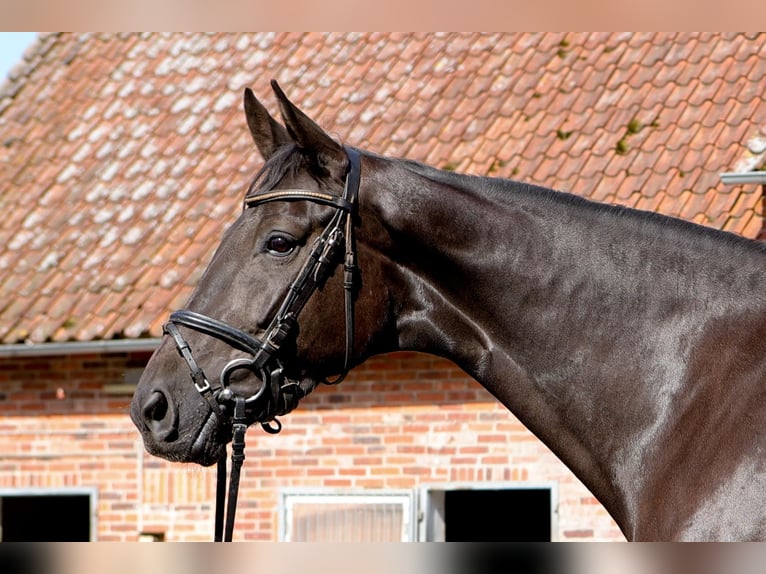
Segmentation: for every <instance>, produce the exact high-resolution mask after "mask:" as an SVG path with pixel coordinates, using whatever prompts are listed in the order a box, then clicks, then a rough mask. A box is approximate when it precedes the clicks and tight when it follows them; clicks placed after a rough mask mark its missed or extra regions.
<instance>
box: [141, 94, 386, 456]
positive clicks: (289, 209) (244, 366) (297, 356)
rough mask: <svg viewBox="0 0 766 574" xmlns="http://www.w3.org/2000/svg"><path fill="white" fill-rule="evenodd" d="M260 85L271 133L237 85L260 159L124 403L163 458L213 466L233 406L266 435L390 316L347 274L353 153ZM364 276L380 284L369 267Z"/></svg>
mask: <svg viewBox="0 0 766 574" xmlns="http://www.w3.org/2000/svg"><path fill="white" fill-rule="evenodd" d="M272 87H273V89H274V92H275V94H276V96H277V100H278V102H279V106H280V111H281V114H282V118H283V121H284V126H283V125H282V124H280V123H279V122H277V121H276V120H274V119H273V118H272V117H271V116H270V115H269V113H268V112H267V110H266V108H265V107H264V106H263V105H262V104H261V103H260V102H259V101H258V100H257V99H256V98H255V96H254V95H253V93H252V92H251V91H250V90H249V89H247V90H245V96H244V108H245V115H246V118H247V124H248V127H249V129H250V133H251V135H252V137H253V140H254V142H255V144H256V147H257V148H258V150H259V151H260V153H261V155H262V156H263V159H264V160H265V164H264V166H263V168H262V169H261V170H260V171H259V173H258V174H257V175H256V176H255V178H254V180H253V181H252V183H251V185H250V186H249V188H248V190H247V192H246V194H245V199H244V206H243V210H242V213H241V214H240V216H239V217H238V219H237V220H236V221H235V222H234V223H233V224H232V225H231V227H230V228H229V229H228V230H227V231H226V232H225V234H224V236H223V239H222V241H221V244H220V245H219V247H218V249H217V250H216V252H215V254H214V255H213V258H212V260H211V261H210V263H209V265H208V267H207V269H206V270H205V272H204V273H203V275H202V278H201V280H200V281H199V283H198V285H197V287H196V289H195V291H194V293H193V294H192V296H191V298H190V300H189V301H188V304H187V306H186V308H185V309H184V310H181V311H177V312H175V313H172V314H171V316H170V318H169V320H168V322H167V324H166V325H165V328H164V331H165V336H164V338H163V340H162V342H161V344H160V346H159V347H158V349H157V350H156V351H155V353H154V355H153V356H152V357H151V359H150V361H149V363H148V364H147V366H146V369H145V371H144V374H143V376H142V377H141V380H140V381H139V384H138V387H137V389H136V392H135V395H134V398H133V401H132V404H131V418H132V419H133V421H134V423H135V424H136V426H137V427H138V429H139V430H140V431H141V434H142V436H143V439H144V444H145V446H146V448H147V450H148V451H149V452H151V453H152V454H155V455H158V456H161V457H164V458H167V459H169V460H174V461H184V462H197V463H200V464H203V465H209V464H212V463H214V462H215V461H216V460H218V459H219V458H220V457H221V456H222V454H223V453H224V452H225V445H226V443H227V442H229V441H230V440H231V438H232V420H233V418H235V416H236V413H235V412H234V411H235V410H236V409H235V406H236V405H240V407H239V408H242V409H243V411H244V412H240V413H239V416H240V418H243V419H244V421H246V424H247V425H250V424H254V423H261V424H262V425H264V428H265V429H266V430H268V431H272V432H274V431H275V430H278V428H279V427H278V426H277V427H276V428H275V427H274V425H275V424H278V423H277V422H275V417H277V416H281V415H284V414H286V413H288V412H290V411H291V410H292V409H294V408H295V407H296V406H297V404H298V402H299V401H300V400H301V399H302V398H303V397H305V396H306V395H307V394H308V393H310V392H311V391H312V390H313V389H314V388H315V387H316V386H317V384H319V383H320V382H330V381H329V379H330V378H334V379H335V380H333V381H332V382H339V380H340V379H341V378H342V376H343V375H344V374H345V373H346V372H347V371H348V369H350V368H351V367H352V366H353V365H354V364H357V363H359V362H361V360H362V358H363V357H364V356H367V355H369V354H370V353H371V352H372V350H373V347H374V339H375V337H374V336H369V335H365V333H372V332H375V333H381V332H384V331H385V329H382V328H381V327H382V326H383V325H385V324H386V323H387V322H388V321H389V319H390V318H389V316H388V315H389V314H388V307H387V304H386V294H385V293H386V291H385V288H383V289H376V290H375V291H374V292H373V291H372V290H369V289H362V288H361V276H362V273H361V272H360V269H359V268H358V266H357V261H358V260H359V259H364V260H365V261H366V262H367V263H371V262H372V261H373V260H374V259H375V255H374V254H372V253H369V252H368V249H367V248H366V247H365V246H363V245H361V246H359V247H357V242H356V241H355V230H356V228H358V227H359V226H360V217H359V193H358V192H359V184H360V171H361V163H362V161H361V160H362V158H361V154H360V153H359V152H358V151H356V150H354V149H351V148H347V147H344V146H343V145H341V144H340V143H338V142H337V141H335V140H334V139H333V138H332V137H330V136H329V135H328V134H327V133H325V132H324V131H323V130H322V129H321V128H320V127H319V126H318V125H317V124H316V123H315V122H314V121H313V120H311V119H310V118H309V117H308V116H306V115H305V114H304V113H303V112H302V111H301V110H299V109H298V108H297V107H296V106H295V105H294V104H292V102H290V101H289V100H288V99H287V97H286V96H285V94H284V93H283V92H282V90H281V89H280V88H279V86H278V85H277V84H276V82H272ZM357 251H358V253H357ZM367 254H368V255H369V257H367V256H366V255H367ZM364 265H365V264H364V263H363V264H362V266H364ZM364 273H365V281H370V282H372V283H375V284H378V285H381V284H383V283H382V281H380V279H381V278H380V277H377V276H376V275H379V274H380V273H381V272H380V271H375V270H374V269H372V268H371V267H370V268H366V269H365V270H364ZM357 307H358V308H360V309H362V310H363V312H358V313H355V312H354V311H355V308H357ZM373 325H374V326H375V328H372V326H373ZM190 377H191V378H190Z"/></svg>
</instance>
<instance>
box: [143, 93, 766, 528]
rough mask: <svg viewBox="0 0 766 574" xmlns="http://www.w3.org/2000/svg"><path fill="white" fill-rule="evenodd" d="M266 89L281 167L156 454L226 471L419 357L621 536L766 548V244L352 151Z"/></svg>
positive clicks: (246, 235) (216, 303) (173, 334)
mask: <svg viewBox="0 0 766 574" xmlns="http://www.w3.org/2000/svg"><path fill="white" fill-rule="evenodd" d="M272 85H273V87H274V90H275V92H276V95H277V99H278V101H279V105H280V108H281V113H282V117H283V120H284V126H283V125H282V124H280V123H278V122H277V121H275V120H274V119H273V118H271V116H269V114H268V112H267V111H266V109H265V108H264V107H263V106H262V105H261V104H260V103H259V102H258V101H257V100H256V98H255V97H254V96H253V94H252V92H251V91H249V90H246V91H245V112H246V116H247V123H248V125H249V127H250V131H251V133H252V136H253V139H254V140H255V144H256V146H257V147H258V149H259V150H260V152H261V154H262V155H263V157H264V158H265V160H266V163H265V165H264V167H263V169H262V170H261V172H260V173H259V174H258V175H257V176H256V178H255V180H254V181H253V183H252V185H251V186H250V188H249V190H248V191H247V195H246V197H245V201H244V209H243V211H242V214H241V215H240V217H239V219H238V220H237V221H236V222H235V223H234V224H233V225H232V226H231V228H229V229H228V231H227V232H226V234H225V236H224V238H223V240H222V242H221V245H220V246H219V248H218V250H217V251H216V253H215V255H214V257H213V259H212V261H211V263H210V265H209V267H208V268H207V270H206V272H205V274H204V276H203V277H202V279H201V280H200V283H199V285H198V286H197V289H196V291H195V292H194V294H193V296H192V297H191V299H190V301H189V303H188V310H185V311H180V312H176V313H174V314H172V315H171V319H170V321H169V322H168V324H167V325H166V333H167V336H166V337H165V339H164V340H163V343H162V344H161V346H160V347H159V348H158V349H157V351H156V352H155V354H154V356H153V357H152V358H151V360H150V361H149V364H148V365H147V368H146V370H145V373H144V375H143V377H142V378H141V381H140V383H139V385H138V388H137V390H136V393H135V397H134V398H133V404H132V409H131V416H132V418H133V420H134V422H135V424H136V425H137V427H138V428H139V429H140V431H141V433H142V435H143V439H144V442H145V445H146V448H147V449H148V450H149V452H151V453H153V454H156V455H159V456H162V457H165V458H167V459H169V460H174V461H187V462H197V463H200V464H204V465H209V464H212V463H213V462H215V461H217V460H218V459H219V458H221V456H222V455H223V453H225V450H226V444H227V442H229V441H230V440H232V434H235V435H236V433H237V432H238V430H237V429H240V431H242V432H243V429H244V428H245V426H246V425H249V424H253V423H255V422H260V423H262V424H264V425H266V426H265V428H267V429H270V430H273V428H274V426H273V425H275V424H276V423H275V422H274V417H276V416H278V415H283V414H285V413H287V412H289V411H290V410H292V409H293V408H295V406H296V405H297V404H298V401H299V400H300V399H301V398H302V397H303V396H305V395H306V394H308V393H309V392H311V390H312V389H313V388H314V387H315V386H316V385H317V384H319V383H321V382H328V378H329V377H333V376H335V375H337V374H339V373H340V374H341V375H342V373H344V372H345V371H346V370H347V369H349V368H351V367H353V366H354V365H356V364H359V363H361V362H363V361H364V360H365V359H366V358H368V357H370V356H371V355H374V354H378V353H385V352H390V351H396V350H402V349H408V350H415V351H421V352H425V353H432V354H435V355H439V356H442V357H446V358H448V359H450V360H451V361H453V362H454V363H456V364H457V365H459V366H460V367H461V368H462V369H463V370H465V372H466V373H468V374H469V375H471V376H472V377H473V378H475V379H476V380H477V381H478V382H479V383H481V384H482V385H483V386H485V387H486V388H487V389H488V390H489V391H490V392H491V393H492V394H493V395H494V396H495V397H497V399H498V400H499V401H500V402H502V403H503V404H504V405H505V406H506V407H507V408H508V409H510V410H511V411H512V412H513V413H514V414H515V415H516V416H517V417H518V418H519V419H520V420H521V421H522V422H523V423H524V424H525V425H526V426H527V427H528V428H529V429H530V430H531V431H532V432H534V433H535V434H536V435H537V436H538V437H539V438H540V439H541V440H542V441H543V442H544V443H545V444H546V445H548V446H549V447H550V448H551V449H552V450H553V451H554V452H555V453H556V454H557V455H558V456H559V457H560V458H561V460H563V461H564V462H565V463H566V464H567V465H568V466H569V467H570V468H571V469H572V470H573V472H574V473H575V474H576V475H577V476H578V477H579V478H580V479H581V480H582V482H583V483H584V484H585V485H586V486H587V487H588V488H589V489H590V490H591V491H592V492H593V493H594V495H595V496H596V497H597V498H598V499H599V500H600V501H601V503H602V504H603V505H604V506H605V507H606V509H607V510H608V511H609V512H610V514H611V515H612V516H613V517H614V519H615V520H616V521H617V523H618V524H619V526H620V528H621V529H622V531H623V533H624V534H625V536H626V537H627V538H628V539H632V540H683V539H687V540H688V539H694V540H702V539H728V540H753V539H761V540H763V539H766V252H765V251H764V247H763V246H762V245H761V244H760V243H757V242H755V241H750V240H746V239H743V238H740V237H737V236H734V235H730V234H726V233H723V232H720V231H715V230H712V229H708V228H704V227H700V226H697V225H694V224H691V223H688V222H684V221H681V220H677V219H673V218H669V217H664V216H661V215H657V214H653V213H646V212H640V211H635V210H631V209H625V208H621V207H615V206H608V205H600V204H596V203H592V202H589V201H587V200H584V199H582V198H579V197H576V196H573V195H569V194H565V193H559V192H554V191H552V190H550V189H546V188H542V187H537V186H533V185H528V184H525V183H519V182H515V181H509V180H504V179H493V178H486V177H474V176H468V175H461V174H457V173H452V172H445V171H440V170H438V169H434V168H432V167H428V166H426V165H423V164H420V163H416V162H413V161H407V160H401V159H390V158H386V157H381V156H378V155H375V154H372V153H369V152H366V151H361V150H358V149H354V148H350V147H347V146H343V145H341V144H339V143H338V142H336V141H335V140H334V139H333V138H331V137H330V136H329V135H327V134H326V133H325V132H324V131H323V130H322V129H321V128H320V127H319V126H318V125H317V124H316V123H315V122H313V121H312V120H311V119H309V118H308V117H307V116H306V115H305V114H303V112H301V111H300V110H299V109H298V108H297V107H296V106H295V105H294V104H292V103H291V102H290V101H289V100H288V99H287V97H286V96H285V95H284V93H283V92H282V91H281V89H280V88H279V86H277V85H276V83H272ZM179 351H180V352H181V356H180V357H179ZM190 370H191V374H192V382H190V381H189V373H190ZM206 373H208V374H211V375H214V377H213V378H211V379H210V380H212V381H213V382H212V383H211V382H210V381H209V380H208V378H207V375H206ZM333 382H335V381H333ZM195 387H196V388H195ZM233 411H236V412H233ZM232 421H234V422H233V423H232ZM269 421H272V422H269Z"/></svg>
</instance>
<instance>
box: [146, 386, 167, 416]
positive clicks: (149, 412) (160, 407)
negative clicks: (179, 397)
mask: <svg viewBox="0 0 766 574" xmlns="http://www.w3.org/2000/svg"><path fill="white" fill-rule="evenodd" d="M166 414H168V400H167V399H166V398H165V395H164V394H163V393H161V392H159V391H154V392H153V393H152V394H151V396H150V397H149V400H148V401H146V403H144V418H145V419H146V420H147V421H149V423H152V422H158V421H161V420H162V419H164V418H165V415H166Z"/></svg>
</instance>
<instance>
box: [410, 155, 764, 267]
mask: <svg viewBox="0 0 766 574" xmlns="http://www.w3.org/2000/svg"><path fill="white" fill-rule="evenodd" d="M397 161H400V162H401V163H402V165H403V167H404V168H405V169H406V170H407V171H410V172H411V173H414V174H416V175H418V176H420V177H425V178H426V179H428V180H430V181H432V182H434V183H437V184H439V185H447V186H449V187H460V188H466V187H467V188H470V189H473V190H475V191H476V192H477V193H486V194H489V195H490V196H492V197H493V198H495V199H498V200H500V201H503V200H508V199H510V198H511V197H512V195H510V194H516V196H517V197H518V195H522V196H524V197H526V198H529V199H531V200H533V201H539V202H541V203H543V204H548V205H550V206H551V207H553V206H561V207H564V208H565V209H567V210H571V209H573V208H574V209H577V210H582V211H583V212H585V213H586V214H587V215H590V216H593V217H601V218H618V219H621V220H625V221H628V222H632V223H635V224H636V225H638V226H641V227H644V228H646V227H649V228H651V229H652V230H653V231H654V232H655V233H660V234H667V233H670V234H672V235H673V237H672V239H674V240H675V241H677V242H679V243H681V242H688V243H692V244H694V245H697V246H699V244H700V243H701V242H706V241H711V242H714V243H718V244H719V245H721V244H725V245H728V246H730V247H733V248H735V249H741V250H745V251H749V252H755V253H759V254H764V253H766V244H764V243H762V242H760V241H753V240H752V239H748V238H746V237H742V236H740V235H736V234H734V233H730V232H727V231H722V230H720V229H715V228H712V227H707V226H704V225H700V224H697V223H693V222H690V221H687V220H685V219H680V218H678V217H673V216H670V215H665V214H661V213H656V212H653V211H644V210H640V209H634V208H630V207H625V206H622V205H617V204H610V203H601V202H596V201H592V200H590V199H586V198H584V197H581V196H579V195H575V194H573V193H568V192H565V191H559V190H555V189H551V188H548V187H544V186H541V185H535V184H530V183H525V182H519V181H515V180H512V179H504V178H499V177H488V176H480V175H472V174H465V173H459V172H454V171H448V170H443V169H438V168H435V167H432V166H429V165H427V164H424V163H420V162H417V161H413V160H409V159H402V160H397Z"/></svg>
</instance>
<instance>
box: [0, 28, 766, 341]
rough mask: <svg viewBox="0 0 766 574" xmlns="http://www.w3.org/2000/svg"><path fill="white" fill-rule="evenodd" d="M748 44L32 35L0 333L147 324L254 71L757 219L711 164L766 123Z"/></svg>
mask: <svg viewBox="0 0 766 574" xmlns="http://www.w3.org/2000/svg"><path fill="white" fill-rule="evenodd" d="M765 45H766V35H764V34H759V35H741V34H726V35H720V34H687V33H683V34H656V33H649V34H630V33H626V34H612V33H599V34H584V33H577V34H539V33H535V34H471V33H459V34H457V33H449V34H425V33H418V34H406V33H396V34H394V33H373V34H345V33H343V34H320V33H310V34H297V33H278V34H274V33H251V34H228V33H226V34H175V33H172V34H126V35H114V34H103V35H81V34H50V35H41V36H40V37H39V39H38V42H37V44H36V45H35V46H33V47H32V48H31V49H30V50H29V53H28V54H27V55H25V59H26V63H25V65H24V66H22V67H19V68H18V70H17V71H15V72H14V74H13V77H12V78H11V79H10V80H7V81H6V82H5V83H4V84H3V85H1V86H0V129H2V133H3V142H0V143H4V145H2V146H0V181H3V182H6V183H10V184H11V185H10V186H6V188H5V189H4V192H3V195H2V196H0V207H2V209H3V211H4V213H5V218H4V222H3V227H2V230H1V231H0V269H2V270H3V274H2V275H0V289H2V290H3V291H2V292H3V293H5V300H8V301H10V303H8V304H6V305H4V306H3V308H2V310H0V325H2V328H1V329H0V340H1V341H2V342H6V343H7V342H17V341H19V340H22V339H26V338H29V339H31V340H34V341H43V340H69V339H72V338H74V339H80V340H87V339H93V338H110V337H116V336H129V337H138V336H145V335H147V334H148V335H158V334H159V333H160V329H161V324H162V321H163V319H164V317H165V316H166V315H167V313H168V312H169V311H170V310H172V309H173V308H175V307H177V306H178V305H181V304H182V303H183V301H185V300H186V298H187V297H188V296H189V294H190V292H191V289H192V287H193V285H194V284H195V283H196V281H197V280H198V278H199V275H200V273H201V270H202V268H203V267H204V264H205V262H206V261H207V258H209V257H210V255H211V254H212V251H213V248H214V247H215V245H216V244H217V242H218V241H219V238H220V236H221V233H222V230H223V228H224V227H225V226H226V224H227V223H228V222H229V221H231V220H232V218H233V217H235V216H236V212H237V210H238V206H239V201H240V197H241V193H242V192H243V190H244V188H245V187H246V185H247V180H248V178H249V177H251V175H252V174H253V173H254V171H255V170H256V169H257V167H258V165H259V160H258V158H257V155H256V154H255V153H254V152H253V151H252V145H251V142H250V138H249V135H248V134H247V131H246V128H245V124H244V121H243V119H242V114H241V109H240V108H241V93H242V88H243V87H244V86H246V85H250V87H252V88H253V89H254V90H255V91H256V92H257V93H258V94H259V95H260V96H262V97H264V101H265V103H266V104H267V106H269V107H270V108H274V107H275V102H274V99H273V96H271V95H270V93H269V90H268V80H269V78H270V77H276V78H277V79H279V81H280V82H282V83H283V85H284V86H285V88H286V89H288V88H289V93H290V95H291V97H292V98H293V99H294V100H295V101H296V102H299V103H300V104H301V105H302V106H304V109H306V111H307V112H308V113H309V114H310V115H312V116H313V117H315V118H316V119H317V120H318V121H320V123H322V124H323V125H324V126H325V127H326V128H327V129H328V130H329V131H330V132H331V133H337V134H338V135H339V136H340V137H341V138H343V139H344V141H347V142H348V143H350V144H352V145H360V146H363V147H366V148H369V149H371V150H374V151H376V152H379V153H383V154H390V155H401V154H405V155H407V156H409V157H411V158H412V159H417V160H421V161H425V162H427V163H431V164H433V165H436V166H437V167H441V166H445V165H447V164H453V165H454V164H458V165H459V166H461V167H464V168H466V169H470V170H472V171H473V172H475V173H491V174H493V175H507V176H511V177H513V178H515V179H527V180H530V181H537V182H539V183H542V184H545V185H550V186H554V187H558V188H559V189H565V190H567V189H569V190H571V191H573V192H575V193H580V194H583V195H585V196H587V197H591V198H593V199H598V200H603V201H610V202H611V201H615V202H619V203H622V204H624V205H631V206H639V207H642V206H643V207H646V208H649V209H656V210H659V211H662V212H665V213H670V214H673V215H682V216H684V217H688V218H691V219H694V220H697V221H699V222H702V223H703V224H706V225H714V226H717V227H722V228H725V229H727V230H730V231H734V232H738V233H742V234H745V235H747V236H750V237H754V236H757V235H758V234H760V233H761V229H762V228H763V222H762V216H763V214H762V210H761V206H760V203H759V201H760V200H758V199H757V198H756V194H755V193H754V192H753V190H752V189H749V188H748V187H747V186H737V187H726V186H722V185H721V184H720V182H719V181H718V176H717V174H718V173H719V172H720V171H725V170H730V169H733V168H734V166H735V165H737V164H738V162H740V160H742V158H746V157H752V154H750V152H748V151H747V149H746V148H747V142H748V141H749V138H752V137H753V136H755V135H758V134H759V133H760V134H761V135H762V136H763V135H766V105H765V104H764V98H766V95H764V93H763V89H762V87H763V83H764V80H765V79H766V56H765V55H764V50H763V48H764V46H765ZM32 94H34V96H33V95H32ZM60 94H66V97H65V98H61V97H59V95H60ZM634 120H637V121H638V122H640V124H636V123H635V121H634ZM630 126H632V127H630ZM637 127H639V128H640V129H638V130H636V128H637ZM620 142H622V143H620ZM748 154H750V155H748Z"/></svg>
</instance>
